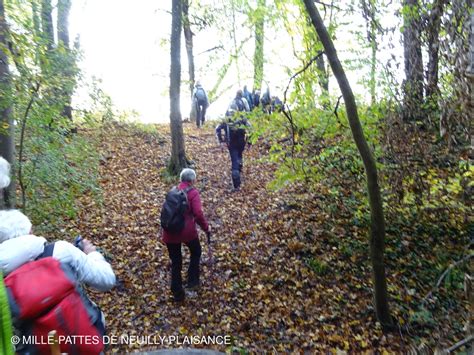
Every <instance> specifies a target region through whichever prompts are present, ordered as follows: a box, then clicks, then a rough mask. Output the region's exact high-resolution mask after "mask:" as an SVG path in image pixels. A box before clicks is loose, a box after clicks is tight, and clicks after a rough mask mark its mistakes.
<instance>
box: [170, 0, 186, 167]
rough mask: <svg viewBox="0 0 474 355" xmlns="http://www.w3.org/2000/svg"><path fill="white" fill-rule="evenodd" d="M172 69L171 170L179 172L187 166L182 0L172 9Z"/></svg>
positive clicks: (173, 3)
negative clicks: (182, 91)
mask: <svg viewBox="0 0 474 355" xmlns="http://www.w3.org/2000/svg"><path fill="white" fill-rule="evenodd" d="M171 15H172V19H171V69H170V128H171V159H170V164H169V170H170V172H171V173H173V174H178V173H179V172H180V171H181V169H183V168H185V167H186V166H187V159H186V152H185V147H184V135H183V122H182V120H181V111H180V86H181V26H182V22H181V21H182V12H181V0H173V1H172V10H171Z"/></svg>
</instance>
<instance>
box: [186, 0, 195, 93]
mask: <svg viewBox="0 0 474 355" xmlns="http://www.w3.org/2000/svg"><path fill="white" fill-rule="evenodd" d="M183 31H184V40H185V41H186V53H187V55H188V73H189V92H190V95H191V96H192V94H193V91H194V82H195V76H194V53H193V35H194V34H193V31H191V22H190V21H189V0H183Z"/></svg>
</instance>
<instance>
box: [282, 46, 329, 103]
mask: <svg viewBox="0 0 474 355" xmlns="http://www.w3.org/2000/svg"><path fill="white" fill-rule="evenodd" d="M323 54H324V51H320V52H319V53H318V54H316V55H315V56H314V57H313V58H311V60H310V61H309V62H308V63H306V65H305V66H304V67H303V68H302V69H300V70H298V71H297V72H296V73H295V74H293V75H292V76H291V78H290V80H289V81H288V85H287V86H286V89H285V92H284V94H283V106H285V104H286V94H287V92H288V89H289V88H290V84H291V82H292V81H293V79H294V78H296V77H297V76H298V75H300V74H301V73H304V72H305V71H306V69H308V68H309V66H310V65H311V64H313V63H314V62H315V61H316V60H317V59H318V58H319V57H320V56H321V55H323Z"/></svg>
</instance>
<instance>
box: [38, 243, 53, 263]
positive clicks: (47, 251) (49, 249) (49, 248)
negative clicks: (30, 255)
mask: <svg viewBox="0 0 474 355" xmlns="http://www.w3.org/2000/svg"><path fill="white" fill-rule="evenodd" d="M53 251H54V243H45V244H44V250H43V252H42V253H41V254H40V255H39V256H38V257H37V258H36V260H39V259H43V258H47V257H50V256H53Z"/></svg>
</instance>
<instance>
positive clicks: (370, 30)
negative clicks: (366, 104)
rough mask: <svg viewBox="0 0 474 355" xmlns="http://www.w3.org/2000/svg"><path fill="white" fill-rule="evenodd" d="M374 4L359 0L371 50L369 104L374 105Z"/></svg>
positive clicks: (368, 0) (375, 19) (373, 2)
mask: <svg viewBox="0 0 474 355" xmlns="http://www.w3.org/2000/svg"><path fill="white" fill-rule="evenodd" d="M376 5H377V4H376V3H375V0H361V6H362V13H363V15H364V18H365V20H366V21H367V41H368V42H369V45H370V49H371V56H370V81H369V88H370V103H371V104H372V105H374V104H375V101H376V95H375V88H376V86H377V83H376V79H375V73H376V70H377V47H378V45H377V25H378V23H377V18H376V11H377V8H376Z"/></svg>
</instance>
